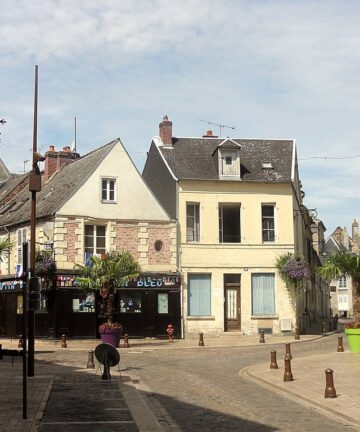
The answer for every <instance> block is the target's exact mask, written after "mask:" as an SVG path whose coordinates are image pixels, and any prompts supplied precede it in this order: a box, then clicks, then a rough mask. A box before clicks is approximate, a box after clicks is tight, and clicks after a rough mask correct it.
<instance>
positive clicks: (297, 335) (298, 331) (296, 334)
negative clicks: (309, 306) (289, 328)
mask: <svg viewBox="0 0 360 432" xmlns="http://www.w3.org/2000/svg"><path fill="white" fill-rule="evenodd" d="M299 339H300V330H299V328H298V327H296V328H295V340H299Z"/></svg>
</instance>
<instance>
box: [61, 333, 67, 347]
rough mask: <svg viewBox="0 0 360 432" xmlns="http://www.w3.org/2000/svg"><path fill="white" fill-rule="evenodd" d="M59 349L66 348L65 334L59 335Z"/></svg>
mask: <svg viewBox="0 0 360 432" xmlns="http://www.w3.org/2000/svg"><path fill="white" fill-rule="evenodd" d="M61 348H67V344H66V334H62V335H61Z"/></svg>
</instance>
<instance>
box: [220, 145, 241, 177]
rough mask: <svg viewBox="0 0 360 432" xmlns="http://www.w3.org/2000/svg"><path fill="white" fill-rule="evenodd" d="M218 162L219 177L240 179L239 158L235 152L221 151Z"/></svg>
mask: <svg viewBox="0 0 360 432" xmlns="http://www.w3.org/2000/svg"><path fill="white" fill-rule="evenodd" d="M220 161H221V163H220V176H224V177H237V178H238V177H240V158H239V156H238V152H237V151H236V150H221V151H220Z"/></svg>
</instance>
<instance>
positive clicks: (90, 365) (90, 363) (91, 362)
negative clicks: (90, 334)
mask: <svg viewBox="0 0 360 432" xmlns="http://www.w3.org/2000/svg"><path fill="white" fill-rule="evenodd" d="M86 367H87V369H95V364H94V351H93V350H91V351H89V354H88V362H87V365H86Z"/></svg>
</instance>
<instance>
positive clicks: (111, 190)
mask: <svg viewBox="0 0 360 432" xmlns="http://www.w3.org/2000/svg"><path fill="white" fill-rule="evenodd" d="M101 201H102V202H116V180H115V179H114V178H102V179H101Z"/></svg>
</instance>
